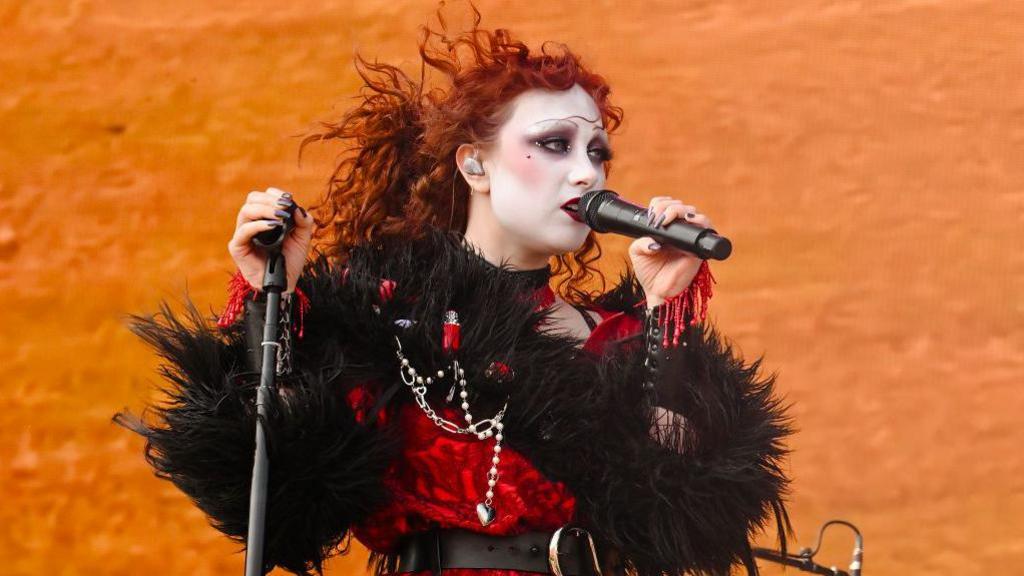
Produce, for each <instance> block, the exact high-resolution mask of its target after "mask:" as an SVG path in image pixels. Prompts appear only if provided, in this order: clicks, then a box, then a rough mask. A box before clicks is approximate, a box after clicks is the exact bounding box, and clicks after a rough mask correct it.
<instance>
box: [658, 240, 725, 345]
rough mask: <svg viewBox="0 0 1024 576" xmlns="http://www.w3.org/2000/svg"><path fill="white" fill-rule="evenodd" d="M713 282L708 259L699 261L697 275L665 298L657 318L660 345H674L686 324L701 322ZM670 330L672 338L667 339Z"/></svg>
mask: <svg viewBox="0 0 1024 576" xmlns="http://www.w3.org/2000/svg"><path fill="white" fill-rule="evenodd" d="M714 283H715V277H714V276H713V275H712V274H711V267H710V266H708V261H707V260H705V261H703V262H701V265H700V269H698V270H697V275H696V276H694V277H693V281H692V282H690V285H689V286H688V287H687V288H686V290H683V291H682V292H680V293H679V294H676V295H675V296H673V297H671V298H669V299H668V300H665V310H664V311H663V313H662V314H661V318H659V319H658V325H659V326H660V327H661V333H662V334H664V336H662V340H661V345H662V346H663V347H665V348H668V347H669V346H672V347H675V346H677V345H678V344H679V335H680V334H682V332H683V330H684V329H685V328H686V327H687V326H693V325H694V324H696V323H697V322H698V321H699V322H703V321H704V320H705V319H706V318H707V314H708V300H710V299H711V296H712V295H713V292H712V289H711V286H712V285H713V284H714ZM670 330H671V333H672V334H671V335H672V339H671V340H669V331H670Z"/></svg>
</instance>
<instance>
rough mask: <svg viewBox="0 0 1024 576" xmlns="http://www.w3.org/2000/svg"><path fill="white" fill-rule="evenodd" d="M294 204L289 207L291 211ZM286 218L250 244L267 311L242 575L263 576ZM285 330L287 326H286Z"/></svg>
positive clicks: (288, 225) (284, 282)
mask: <svg viewBox="0 0 1024 576" xmlns="http://www.w3.org/2000/svg"><path fill="white" fill-rule="evenodd" d="M294 206H295V205H294V204H292V207H291V210H289V212H292V213H293V211H294ZM291 224H292V219H291V217H289V218H287V219H286V220H285V222H284V225H283V226H281V227H279V229H278V230H268V231H266V232H261V233H260V234H258V235H257V236H256V238H254V239H253V243H254V244H256V245H257V246H260V247H262V248H263V249H264V250H265V251H266V254H267V268H266V271H265V272H264V273H263V292H264V293H265V294H266V295H267V314H266V317H265V318H266V320H265V322H264V323H263V342H262V348H263V354H262V356H263V358H262V365H261V367H260V387H259V388H257V389H256V454H255V457H254V459H253V464H252V486H251V488H250V491H249V524H248V526H249V531H248V534H247V535H246V539H245V542H246V547H245V576H263V574H265V573H266V570H265V569H264V566H263V537H264V532H265V531H266V513H267V477H268V473H269V472H270V461H269V459H268V458H267V435H266V432H265V431H264V429H263V426H264V422H265V421H266V418H267V400H268V399H269V396H270V394H271V393H272V390H273V389H274V379H275V378H276V376H277V348H278V347H280V346H281V345H280V344H279V343H278V341H277V338H278V319H279V315H280V312H281V293H282V292H284V290H285V289H286V288H287V287H288V274H287V271H286V269H285V261H284V255H283V254H281V246H282V244H283V243H284V238H285V236H287V234H288V231H289V230H290V229H291ZM285 329H286V330H287V329H288V327H286V328H285Z"/></svg>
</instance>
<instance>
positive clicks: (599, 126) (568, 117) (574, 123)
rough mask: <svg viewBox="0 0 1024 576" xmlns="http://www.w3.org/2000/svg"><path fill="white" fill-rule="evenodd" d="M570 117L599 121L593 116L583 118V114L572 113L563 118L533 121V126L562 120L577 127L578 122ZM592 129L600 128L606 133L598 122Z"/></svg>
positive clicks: (590, 121)
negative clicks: (572, 114)
mask: <svg viewBox="0 0 1024 576" xmlns="http://www.w3.org/2000/svg"><path fill="white" fill-rule="evenodd" d="M572 118H579V119H580V120H583V121H584V122H588V123H590V124H593V123H594V122H599V121H600V120H601V119H600V118H594V119H593V120H591V119H589V118H584V117H583V116H579V115H574V116H566V117H565V118H548V119H547V120H541V121H540V122H534V123H533V126H536V125H538V124H544V123H547V122H564V123H568V124H572V125H573V126H576V127H577V128H579V124H577V123H576V122H573V121H572ZM593 129H594V130H595V131H596V130H600V131H602V132H605V133H607V131H606V130H605V129H604V126H601V125H600V124H594V125H593Z"/></svg>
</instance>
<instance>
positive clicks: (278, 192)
mask: <svg viewBox="0 0 1024 576" xmlns="http://www.w3.org/2000/svg"><path fill="white" fill-rule="evenodd" d="M267 194H272V195H274V196H275V197H277V198H288V199H292V194H291V192H285V191H284V190H281V189H280V188H274V187H270V188H267Z"/></svg>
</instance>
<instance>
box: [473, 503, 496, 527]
mask: <svg viewBox="0 0 1024 576" xmlns="http://www.w3.org/2000/svg"><path fill="white" fill-rule="evenodd" d="M476 517H477V518H479V519H480V524H483V525H484V526H487V525H488V524H490V523H491V522H494V508H492V507H490V506H488V505H487V504H484V503H483V502H481V503H479V504H477V505H476Z"/></svg>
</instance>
